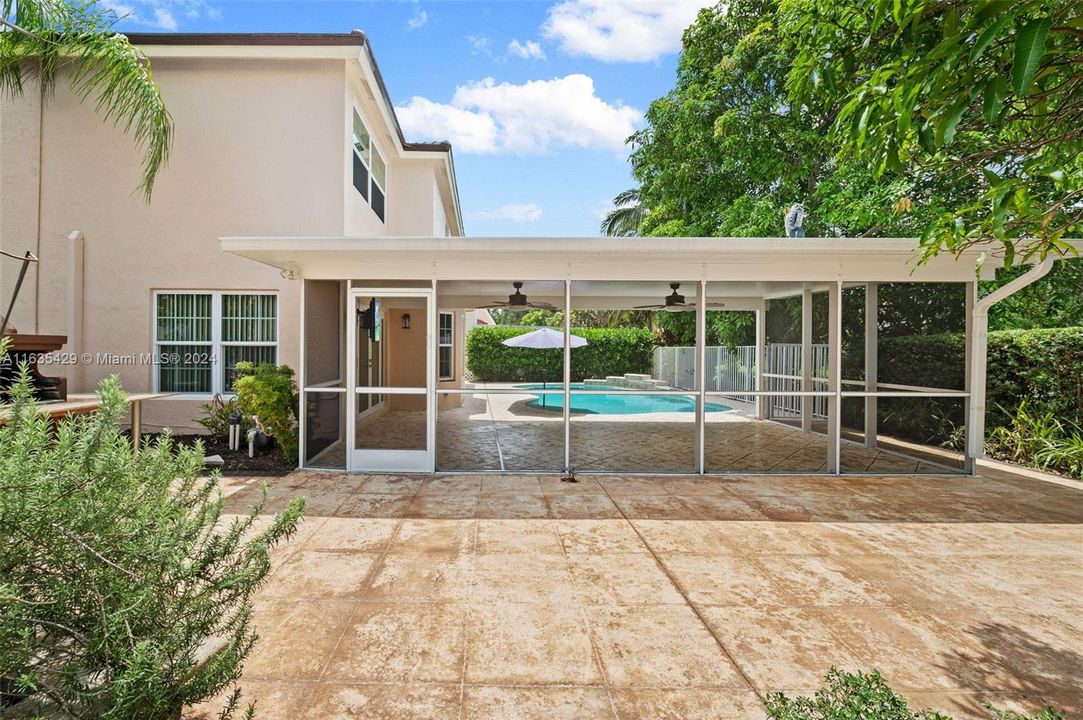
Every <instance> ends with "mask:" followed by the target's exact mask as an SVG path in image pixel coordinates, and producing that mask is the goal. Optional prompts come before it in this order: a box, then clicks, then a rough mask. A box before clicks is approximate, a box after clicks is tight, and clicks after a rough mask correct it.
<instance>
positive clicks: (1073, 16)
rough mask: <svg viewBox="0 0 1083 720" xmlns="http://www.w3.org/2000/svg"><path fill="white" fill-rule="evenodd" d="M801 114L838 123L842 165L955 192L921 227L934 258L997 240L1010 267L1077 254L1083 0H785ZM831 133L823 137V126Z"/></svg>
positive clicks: (786, 38)
mask: <svg viewBox="0 0 1083 720" xmlns="http://www.w3.org/2000/svg"><path fill="white" fill-rule="evenodd" d="M780 17H781V18H782V19H783V23H782V26H783V27H784V28H785V32H784V33H783V43H782V44H781V52H783V53H786V54H787V55H788V56H791V57H793V58H794V60H793V65H792V70H791V71H790V73H789V76H788V78H787V86H788V89H789V91H790V98H791V102H792V103H793V105H794V107H795V108H800V109H801V112H810V113H813V114H820V115H830V116H831V122H830V124H829V127H830V131H831V132H830V135H829V141H830V142H831V143H832V144H837V145H838V147H839V153H838V155H837V160H838V161H839V162H841V163H856V164H857V165H858V166H860V167H862V168H865V169H867V170H868V172H869V173H870V174H871V175H872V177H874V178H877V179H878V180H879V179H883V178H886V177H891V176H893V175H895V174H898V173H900V172H904V171H906V170H909V174H910V175H913V176H917V177H922V178H940V179H941V180H942V181H943V182H947V183H950V184H951V185H953V186H954V187H956V188H957V192H958V204H957V206H956V207H949V208H947V209H946V210H945V211H944V212H941V213H937V214H936V215H935V217H934V219H933V221H932V222H929V223H926V224H925V225H924V227H923V228H922V230H923V234H922V248H923V250H924V257H925V258H928V257H931V256H933V255H936V254H937V253H939V252H942V251H948V252H952V253H956V254H958V253H960V252H961V251H962V250H964V249H966V248H968V247H970V246H972V245H974V244H975V243H981V242H984V241H988V240H990V239H996V240H997V241H999V243H998V246H999V250H998V253H997V254H1000V255H1003V257H1004V260H1005V261H1006V262H1007V264H1008V265H1011V264H1012V262H1013V261H1014V260H1015V259H1016V258H1015V255H1016V254H1017V253H1019V252H1021V253H1022V255H1023V257H1022V258H1021V259H1023V260H1030V259H1031V258H1033V257H1035V256H1039V257H1044V256H1045V255H1046V254H1047V253H1049V252H1054V253H1070V252H1072V250H1071V248H1070V246H1069V245H1068V244H1066V243H1065V242H1064V238H1065V237H1070V236H1071V235H1073V234H1077V233H1078V232H1080V230H1081V229H1083V4H1081V3H1080V2H1079V0H972V1H970V2H944V1H943V0H783V12H782V14H781V16H780ZM825 129H826V128H825Z"/></svg>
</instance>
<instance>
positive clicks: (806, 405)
mask: <svg viewBox="0 0 1083 720" xmlns="http://www.w3.org/2000/svg"><path fill="white" fill-rule="evenodd" d="M812 370H813V367H812V290H811V289H810V288H807V287H806V288H805V289H804V290H802V291H801V392H812ZM815 402H816V401H815V398H812V397H809V396H808V395H805V396H804V397H802V398H801V432H812V408H813V405H814V404H815Z"/></svg>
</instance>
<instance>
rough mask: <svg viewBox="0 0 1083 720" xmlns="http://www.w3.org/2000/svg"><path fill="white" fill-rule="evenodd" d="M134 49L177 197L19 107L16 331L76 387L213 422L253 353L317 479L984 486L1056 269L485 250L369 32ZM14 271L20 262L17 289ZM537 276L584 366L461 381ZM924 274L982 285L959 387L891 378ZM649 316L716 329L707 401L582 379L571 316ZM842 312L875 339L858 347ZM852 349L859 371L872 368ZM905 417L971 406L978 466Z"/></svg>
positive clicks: (832, 252)
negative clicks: (899, 432) (1017, 349)
mask: <svg viewBox="0 0 1083 720" xmlns="http://www.w3.org/2000/svg"><path fill="white" fill-rule="evenodd" d="M130 37H131V40H132V41H133V43H135V44H136V45H138V46H139V47H141V49H142V50H143V51H144V52H145V53H146V54H147V55H148V57H150V58H151V60H152V63H153V70H154V76H155V79H156V80H157V81H158V83H159V84H160V85H161V88H162V91H163V94H164V96H165V99H166V102H167V104H168V107H169V108H170V111H171V113H172V115H173V117H174V119H175V122H176V135H175V142H174V146H173V151H172V154H171V156H170V160H169V165H168V167H166V168H165V169H164V171H163V172H161V173H160V175H159V177H158V179H157V182H156V184H155V187H154V196H153V201H152V202H151V203H149V204H147V203H145V202H144V200H143V198H142V196H141V194H140V193H139V192H138V191H137V187H138V185H139V182H140V155H139V153H138V151H137V149H136V148H134V147H133V143H132V141H131V138H129V137H127V136H125V135H124V134H123V133H122V132H120V131H119V130H117V129H116V128H114V127H112V126H110V125H108V124H106V123H104V122H103V121H102V120H101V118H100V116H99V115H98V114H96V113H95V111H94V108H93V105H92V103H86V102H79V101H78V100H77V99H76V98H74V97H72V96H71V95H70V94H69V93H68V92H67V91H66V90H65V89H63V84H62V88H61V89H60V90H59V91H58V92H57V93H56V95H55V97H51V98H48V100H47V101H43V100H42V98H40V97H39V93H36V92H34V89H33V88H28V89H27V92H26V93H25V95H24V96H23V97H22V98H21V99H19V100H18V101H14V102H12V101H5V102H4V104H3V106H2V108H0V248H2V249H3V250H4V251H5V252H7V253H10V254H13V255H16V256H19V255H22V254H23V253H24V252H26V251H30V252H32V253H33V254H35V255H36V256H37V257H39V258H40V262H39V263H38V264H37V265H36V266H35V267H34V271H33V273H32V275H31V277H30V278H29V280H28V282H26V283H25V284H24V286H23V290H22V294H21V295H20V297H19V302H18V304H17V306H16V307H15V310H14V312H13V314H12V317H11V319H10V320H11V323H12V324H13V325H14V326H15V327H16V328H18V330H20V331H21V332H24V333H40V334H58V335H66V336H67V337H68V344H67V346H66V347H65V349H64V351H63V352H61V353H58V354H57V355H56V356H55V357H54V358H53V364H54V366H53V367H50V366H49V365H47V364H46V365H40V364H39V368H40V369H41V370H42V372H43V374H46V375H65V376H66V377H67V379H68V383H69V390H70V391H71V392H87V391H90V390H93V388H94V387H95V386H96V385H97V383H98V382H99V381H100V380H101V379H103V378H105V377H107V376H109V375H113V374H116V375H118V376H119V377H120V379H121V381H122V382H123V385H124V387H125V388H126V389H128V390H129V391H131V392H161V393H168V394H169V397H165V398H162V399H158V400H155V401H153V402H150V403H149V404H147V405H146V407H145V408H144V410H143V424H144V428H145V430H147V431H153V430H156V429H158V428H162V427H171V428H173V429H174V430H175V431H176V432H178V433H185V432H191V431H196V430H199V429H200V428H199V427H198V425H196V423H195V420H196V419H197V418H198V416H199V414H200V410H199V405H200V404H201V403H204V402H206V401H207V400H208V399H210V398H211V397H212V396H213V394H215V393H228V392H229V390H230V384H231V382H232V372H233V368H234V366H235V364H236V363H237V362H238V361H240V360H251V361H257V362H268V361H273V362H277V363H282V364H287V365H289V366H291V367H292V368H294V369H295V370H296V371H297V381H298V386H299V388H300V394H301V407H300V409H299V425H300V427H299V431H300V455H299V458H298V462H299V464H300V465H301V466H302V467H306V468H320V469H334V470H343V471H358V472H372V471H401V472H434V471H435V472H448V473H454V472H464V473H476V472H478V471H493V472H564V473H572V472H576V471H583V472H600V473H658V472H669V473H680V474H724V473H749V472H772V473H780V472H789V473H801V474H807V473H827V474H834V475H837V474H843V473H865V474H869V473H871V474H877V475H884V474H891V473H910V474H913V473H919V474H929V473H941V472H972V471H973V470H974V463H975V461H976V460H978V459H980V458H981V456H982V454H983V452H984V449H983V438H984V433H983V427H982V425H983V422H984V411H985V358H986V331H987V326H988V310H989V307H990V306H991V305H992V304H993V303H995V302H997V301H999V300H1000V299H1003V298H1004V297H1007V296H1008V295H1010V294H1011V293H1013V292H1015V291H1016V290H1018V289H1020V288H1022V287H1023V286H1024V285H1026V284H1027V283H1030V282H1033V281H1035V280H1037V279H1038V278H1040V277H1041V276H1042V275H1043V274H1045V273H1046V272H1048V271H1049V269H1050V267H1051V266H1052V264H1053V262H1054V258H1052V257H1049V258H1046V259H1045V260H1043V261H1042V262H1041V263H1040V264H1037V265H1035V266H1034V267H1033V268H1031V269H1030V271H1029V272H1027V273H1026V274H1024V275H1023V276H1021V277H1019V278H1018V279H1016V280H1015V281H1013V282H1012V283H1009V284H1008V285H1006V286H1004V287H1002V288H1000V289H999V290H998V291H996V292H995V293H993V294H991V295H988V296H985V297H979V294H978V287H977V280H978V279H989V278H991V277H993V273H994V272H995V267H994V266H995V259H992V258H991V259H989V260H987V261H986V262H985V263H984V264H983V265H981V268H980V272H979V276H977V277H976V276H975V264H976V262H977V260H978V258H979V254H980V253H981V252H982V250H983V248H980V247H977V248H972V249H970V250H968V251H967V252H965V253H963V255H962V257H960V258H958V259H956V258H953V257H949V256H940V257H937V258H934V259H933V260H932V261H931V262H928V263H926V264H922V265H915V264H914V262H913V261H914V247H915V245H916V240H914V239H912V238H909V239H908V238H896V239H884V238H878V239H869V238H598V237H580V238H547V237H539V238H508V237H497V238H466V237H462V236H463V235H464V232H463V226H462V213H461V212H460V208H459V198H458V192H457V188H456V182H455V169H454V163H453V159H452V152H451V147H450V145H449V144H447V143H411V142H408V140H407V139H406V138H404V137H403V133H402V131H401V129H400V127H399V125H398V122H397V120H396V118H395V114H394V109H393V106H392V104H391V102H390V100H389V98H388V93H387V90H386V88H385V87H384V84H383V82H382V80H381V78H380V73H379V69H378V68H377V66H376V62H375V60H374V58H373V56H372V52H371V48H370V46H369V44H368V41H367V39H366V38H365V36H364V35H363V34H361V33H360V32H354V33H349V34H340V35H297V34H285V35H282V34H275V35H258V34H257V35H244V34H237V35H185V34H168V35H133V36H130ZM17 272H18V267H17V265H16V264H15V263H7V264H5V266H4V267H3V269H2V274H0V297H5V298H6V297H9V296H10V294H11V291H12V288H13V284H14V281H15V277H16V274H17ZM513 282H515V283H518V284H520V285H521V286H522V291H523V295H525V296H527V297H529V298H530V300H531V301H532V302H533V303H537V304H543V306H544V307H549V308H553V309H558V310H561V311H563V320H564V333H563V337H564V346H563V349H562V350H561V348H550V349H547V350H537V352H553V353H562V354H561V363H560V365H561V368H562V371H561V375H562V377H560V378H559V379H558V378H545V380H546V381H548V382H549V383H550V384H549V385H548V386H546V385H543V386H542V387H541V388H540V389H539V388H538V387H537V386H535V385H533V384H532V382H533V381H535V380H536V379H537V378H530V377H527V376H526V375H525V373H520V375H521V376H520V377H507V378H502V379H501V381H500V382H488V383H476V382H470V381H469V378H468V377H467V375H468V374H467V368H466V364H465V346H466V342H465V340H466V334H467V331H468V330H469V328H470V327H471V326H473V325H475V324H478V323H485V322H492V318H491V317H489V316H488V314H487V313H486V311H485V308H493V307H498V306H499V305H500V301H501V300H502V299H507V303H506V304H510V305H511V306H512V307H513V308H523V307H527V306H526V305H525V302H526V297H522V296H519V295H518V294H516V295H512V290H513V285H512V283H513ZM926 283H937V284H949V285H952V286H954V287H955V288H956V289H957V290H958V295H957V296H958V302H957V305H958V306H957V308H955V310H956V311H957V312H958V318H959V331H960V332H961V333H965V349H966V354H965V358H961V359H960V361H959V362H960V363H961V364H962V365H965V368H960V370H962V371H965V372H960V373H959V374H960V377H963V378H964V379H963V380H961V381H960V382H958V383H957V384H955V385H953V386H952V387H925V386H922V385H921V384H920V383H918V382H916V381H915V382H913V383H909V382H900V381H896V382H895V383H893V384H888V383H886V382H883V381H882V379H881V373H880V372H879V366H878V362H880V361H879V359H878V333H879V327H880V318H879V316H878V312H879V310H880V307H881V304H880V301H879V299H878V298H879V292H880V288H881V287H882V286H883V285H885V284H886V285H896V286H897V285H900V284H902V285H907V286H910V291H911V292H914V293H921V292H922V291H923V287H922V285H923V284H926ZM678 289H679V292H678ZM777 302H784V303H789V304H790V305H791V306H793V307H795V308H796V309H798V310H799V311H800V312H799V314H800V318H799V322H798V324H799V326H800V341H799V342H792V343H791V348H790V349H791V350H792V351H793V353H792V355H793V358H794V360H795V362H794V363H793V364H792V368H791V369H790V370H789V371H786V372H778V371H772V370H771V369H770V367H769V358H770V353H769V345H770V344H771V342H772V341H771V340H770V338H769V337H768V332H767V325H768V312H769V308H770V307H771V304H772V303H777ZM660 303H661V304H660ZM643 307H653V308H656V309H660V310H670V311H675V312H688V313H693V317H694V320H695V323H694V324H695V344H694V345H695V346H694V347H693V348H686V349H687V350H690V351H692V352H693V353H694V361H693V362H692V363H689V364H690V365H694V367H693V368H690V372H689V373H687V374H686V375H685V380H684V381H683V382H672V383H663V382H659V381H657V379H652V378H650V377H646V376H645V375H644V374H642V373H628V374H627V376H625V377H617V376H613V377H610V376H608V375H607V376H606V377H589V376H581V375H582V373H579V372H577V371H576V370H575V368H574V364H575V359H576V357H577V355H575V354H574V353H573V350H572V346H571V340H570V337H571V333H572V330H573V328H572V326H571V323H572V320H571V317H572V312H573V311H574V310H628V309H633V308H643ZM817 308H820V309H819V310H817ZM728 311H743V312H751V313H754V315H755V325H756V331H755V338H756V339H755V346H754V347H750V348H749V349H750V350H752V351H753V352H752V353H751V354H750V358H751V359H750V361H747V362H745V363H744V365H745V367H744V370H743V371H744V372H745V373H746V374H748V375H751V376H754V377H751V380H752V382H751V383H749V385H748V386H747V387H743V388H741V389H739V390H736V389H735V388H733V387H729V386H727V385H725V383H724V373H723V372H722V370H723V366H722V364H721V362H722V361H721V360H719V359H717V358H720V357H721V355H720V354H719V353H717V352H714V351H717V350H719V348H708V347H707V337H708V335H707V316H708V313H710V312H728ZM844 317H846V318H854V317H858V318H861V321H860V325H861V330H860V332H859V333H857V334H855V335H854V337H851V338H849V340H848V339H847V338H844V336H843V330H844V325H843V318H844ZM815 327H822V328H824V331H823V336H824V337H822V338H820V339H818V340H817V339H815V338H814V328H815ZM858 336H860V342H859V343H858V342H857V341H856V339H855V338H856V337H858ZM847 342H850V345H849V347H848V349H849V351H850V352H851V358H853V357H857V355H854V354H853V353H856V352H857V350H856V349H855V348H858V347H860V353H861V359H860V360H859V361H858V362H856V363H851V365H850V368H849V370H848V372H851V373H854V374H853V375H851V376H848V375H847V374H844V371H843V357H844V345H846V343H847ZM814 344H819V345H821V346H822V349H823V350H825V351H826V352H825V353H824V354H823V356H822V358H821V359H820V360H815V359H814V358H815V357H816V356H814ZM575 352H580V351H575ZM885 360H890V361H892V362H906V360H905V359H902V360H900V359H897V358H886V359H885ZM855 370H856V372H855ZM513 374H514V373H513ZM603 374H606V373H603ZM573 378H575V381H574V382H573ZM632 401H634V404H635V405H636V407H635V410H634V411H633V412H623V411H620V410H619V409H617V410H616V411H615V410H614V407H613V406H614V404H617V405H623V404H625V403H627V402H632ZM779 402H782V403H783V404H784V405H785V406H786V407H787V408H789V410H787V411H786V412H787V413H788V414H785V415H784V416H779V415H776V414H774V413H775V408H776V405H777V404H778V403H779ZM906 403H918V404H919V406H920V407H926V408H927V407H931V405H930V404H935V403H939V404H940V406H942V407H947V408H949V410H951V412H952V417H955V418H957V419H959V420H960V423H959V424H960V425H962V424H963V423H965V431H966V447H965V451H951V452H947V451H945V450H944V449H943V448H939V447H931V448H930V447H914V446H913V443H908V442H906V441H905V439H900V438H896V437H889V436H885V435H884V433H882V432H881V431H880V428H879V426H878V417H879V416H880V414H882V413H881V411H885V410H887V411H889V412H890V410H891V408H893V407H895V408H897V407H902V406H903V405H905V404H906ZM920 403H925V405H921V404H920ZM816 408H823V410H817V409H816ZM922 412H929V411H927V410H924V411H922ZM844 416H845V419H844Z"/></svg>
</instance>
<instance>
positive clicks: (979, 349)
mask: <svg viewBox="0 0 1083 720" xmlns="http://www.w3.org/2000/svg"><path fill="white" fill-rule="evenodd" d="M1053 260H1054V257H1053V255H1052V254H1050V255H1047V256H1046V258H1045V259H1044V260H1042V261H1041V262H1040V263H1038V264H1037V265H1034V266H1033V267H1032V268H1031V269H1030V270H1028V271H1027V272H1025V273H1023V274H1022V275H1020V276H1019V277H1017V278H1016V279H1014V280H1012V281H1011V282H1009V283H1008V284H1006V285H1002V286H1000V287H999V288H997V289H996V290H994V291H993V292H991V293H989V294H988V295H986V296H985V297H983V298H981V299H979V300H975V301H974V310H973V312H972V313H970V314H971V315H973V317H972V318H971V327H970V333H969V335H970V337H969V338H968V342H967V346H968V347H969V348H970V353H969V356H968V360H969V362H968V370H969V372H968V373H967V374H966V378H967V384H968V385H969V387H968V388H967V389H968V390H969V391H970V403H969V407H968V408H967V416H966V456H967V462H968V464H972V463H973V462H975V461H976V460H979V459H981V458H983V457H985V366H986V359H987V358H986V351H987V349H988V345H989V308H991V307H992V306H993V305H995V304H996V303H998V302H1000V301H1001V300H1003V299H1004V298H1006V297H1008V296H1009V295H1014V294H1015V293H1017V292H1019V291H1020V290H1022V289H1023V288H1025V287H1026V286H1027V285H1030V284H1031V283H1033V282H1037V281H1038V280H1040V279H1042V278H1043V277H1044V276H1045V275H1046V273H1048V272H1049V271H1050V270H1052V269H1053Z"/></svg>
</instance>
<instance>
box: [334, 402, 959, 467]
mask: <svg viewBox="0 0 1083 720" xmlns="http://www.w3.org/2000/svg"><path fill="white" fill-rule="evenodd" d="M534 399H535V396H534V395H530V394H529V393H520V394H515V395H501V394H494V393H485V392H483V391H479V392H478V393H476V394H470V395H466V396H465V397H464V398H463V403H462V406H461V407H456V408H450V409H445V410H441V411H440V412H439V414H438V415H437V421H436V469H437V470H439V471H444V472H478V471H489V470H500V471H508V472H559V471H560V470H561V469H562V467H563V465H564V426H563V415H562V413H561V412H560V411H559V410H552V409H551V410H542V409H538V408H533V407H530V406H529V405H527V402H528V401H531V400H534ZM730 402H732V404H733V405H734V406H735V409H734V410H732V411H730V412H712V413H708V414H707V418H706V420H707V423H706V429H705V433H706V434H705V438H704V460H705V463H706V467H707V471H708V472H712V473H723V472H738V473H741V472H744V473H752V472H756V473H764V472H775V473H817V472H824V470H825V468H826V466H827V437H826V436H825V435H824V434H822V433H806V432H801V430H800V428H794V427H790V426H787V425H783V424H781V423H778V422H772V421H766V420H756V419H755V418H754V417H752V415H751V410H752V408H751V407H750V406H747V405H744V404H742V403H736V402H733V401H730ZM424 440H425V412H424V411H410V410H392V411H390V412H385V413H381V414H378V415H375V416H370V417H368V418H365V419H364V420H361V421H359V422H358V425H357V446H358V447H360V448H383V449H388V448H394V449H400V450H401V449H423V448H424ZM571 448H572V466H573V467H575V468H577V469H578V470H582V471H587V472H622V473H625V472H634V473H693V472H695V458H696V427H695V414H694V413H691V412H685V413H675V412H669V413H640V414H633V415H593V414H585V413H579V412H575V413H573V414H572V423H571ZM944 462H954V461H949V460H945V461H944ZM316 465H317V466H318V467H328V468H330V467H345V447H344V446H343V445H341V444H339V445H337V446H336V447H333V448H331V449H330V451H329V452H327V453H325V454H324V455H322V456H321V458H320V459H319V460H318V461H317V463H316ZM842 468H843V471H844V472H848V473H914V472H934V473H935V472H943V471H944V470H945V469H947V470H949V471H950V469H951V468H950V467H947V468H945V467H940V468H938V467H936V466H934V465H932V464H929V463H928V462H924V461H923V460H922V459H921V458H920V457H908V456H907V455H905V454H902V453H900V452H892V451H890V450H887V449H866V448H865V447H863V446H862V445H861V444H860V443H855V442H844V443H843V446H842Z"/></svg>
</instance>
